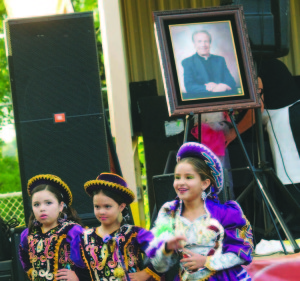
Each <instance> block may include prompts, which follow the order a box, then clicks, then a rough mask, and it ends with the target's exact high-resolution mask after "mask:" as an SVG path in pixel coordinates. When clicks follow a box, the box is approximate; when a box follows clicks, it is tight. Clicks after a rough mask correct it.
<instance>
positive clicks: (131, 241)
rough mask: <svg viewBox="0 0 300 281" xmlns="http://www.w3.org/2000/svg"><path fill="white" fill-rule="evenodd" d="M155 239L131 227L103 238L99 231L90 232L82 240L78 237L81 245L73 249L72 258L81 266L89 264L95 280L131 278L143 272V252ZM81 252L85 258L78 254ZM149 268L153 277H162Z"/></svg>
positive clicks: (85, 233) (148, 232)
mask: <svg viewBox="0 0 300 281" xmlns="http://www.w3.org/2000/svg"><path fill="white" fill-rule="evenodd" d="M152 239H153V234H152V233H151V232H150V231H147V230H145V229H142V228H140V227H137V226H131V225H123V226H121V228H120V229H119V230H118V231H116V232H114V233H112V234H110V235H107V236H105V237H103V238H102V237H101V236H100V235H98V234H97V231H96V229H95V228H93V229H87V230H85V231H84V232H83V233H82V234H81V235H79V240H78V239H77V238H76V240H77V241H79V243H77V247H76V246H75V247H74V248H72V249H71V251H72V252H71V256H72V257H73V256H74V257H77V258H74V259H73V260H74V262H75V264H76V265H77V266H82V264H85V266H86V267H87V268H88V270H89V272H90V275H91V276H92V279H93V280H98V279H99V278H100V277H101V278H102V276H103V277H105V278H106V279H107V280H109V279H110V278H116V275H118V276H119V275H120V274H123V273H124V276H126V278H128V273H133V272H138V271H140V268H139V264H140V262H141V256H140V253H141V252H144V251H145V250H146V249H147V247H148V245H149V243H150V241H151V240H152ZM78 251H80V252H81V255H78V254H77V252H78ZM72 253H73V254H72ZM104 260H105V263H104V264H103V263H102V262H103V261H104ZM148 268H149V270H151V271H152V274H151V276H153V275H155V274H157V276H159V274H158V273H156V271H155V270H154V269H153V267H152V265H149V266H148ZM121 270H123V271H122V272H123V273H122V272H121ZM149 274H150V273H149ZM157 276H156V277H157ZM157 280H158V279H157Z"/></svg>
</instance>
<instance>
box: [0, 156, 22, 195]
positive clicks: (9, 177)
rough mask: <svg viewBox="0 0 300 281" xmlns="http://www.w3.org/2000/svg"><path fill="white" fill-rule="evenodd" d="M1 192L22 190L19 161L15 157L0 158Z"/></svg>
mask: <svg viewBox="0 0 300 281" xmlns="http://www.w3.org/2000/svg"><path fill="white" fill-rule="evenodd" d="M0 171H1V173H0V193H8V192H16V191H21V181H20V174H19V163H18V161H17V159H16V158H15V157H3V158H0Z"/></svg>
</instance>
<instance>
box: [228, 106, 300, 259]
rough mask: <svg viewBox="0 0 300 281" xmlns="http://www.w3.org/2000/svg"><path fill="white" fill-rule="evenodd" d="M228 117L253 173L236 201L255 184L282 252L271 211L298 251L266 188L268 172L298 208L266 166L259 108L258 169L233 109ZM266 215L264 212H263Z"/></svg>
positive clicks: (257, 124) (257, 129)
mask: <svg viewBox="0 0 300 281" xmlns="http://www.w3.org/2000/svg"><path fill="white" fill-rule="evenodd" d="M229 117H230V120H231V123H232V125H233V127H234V130H235V132H236V135H237V138H238V141H239V143H240V145H241V148H242V151H243V154H244V156H245V158H246V160H247V163H248V169H249V170H250V171H251V173H252V175H253V179H254V180H253V182H252V184H250V185H249V186H248V187H247V188H246V189H245V191H244V192H243V193H242V194H241V196H240V197H239V198H237V201H238V202H240V201H241V199H244V198H245V195H246V194H247V193H248V192H249V191H250V189H252V188H254V187H255V186H257V187H258V188H259V191H260V192H261V195H262V198H263V202H264V206H265V207H266V210H267V211H268V213H269V216H270V218H271V220H272V223H273V225H274V228H275V230H276V232H277V235H278V237H279V240H280V243H281V245H282V248H283V250H284V253H285V254H286V255H287V252H286V249H285V247H284V244H283V241H282V238H281V235H280V233H279V230H278V228H277V224H276V222H275V220H274V217H273V215H272V212H273V213H274V215H275V217H276V219H277V221H278V222H279V224H280V225H281V227H282V229H283V231H284V233H285V235H286V237H287V239H288V240H289V241H290V243H291V245H292V247H293V248H294V252H295V253H298V252H300V248H299V246H298V244H297V243H296V241H295V239H294V238H293V236H292V234H291V232H290V230H289V228H288V227H287V225H286V223H285V221H284V219H283V217H282V216H281V214H280V212H279V210H278V208H277V206H276V204H275V203H274V201H273V199H272V197H271V195H270V193H269V191H268V189H267V188H266V178H265V176H266V174H269V175H271V176H272V178H273V179H275V183H276V184H277V185H278V187H279V188H280V189H281V190H283V191H284V192H285V193H286V195H288V196H290V198H291V202H293V203H294V205H296V206H297V207H298V208H299V204H298V203H297V202H295V199H294V198H293V197H292V196H291V194H290V192H289V191H288V190H287V189H286V187H285V186H284V185H283V184H282V183H281V181H280V180H279V178H278V177H277V175H276V174H275V172H274V170H273V169H270V168H266V159H265V149H264V142H263V132H262V120H261V112H260V108H256V109H255V126H256V133H257V138H258V139H257V149H258V159H259V161H258V163H259V169H256V168H255V167H254V166H253V165H252V163H251V161H250V158H249V155H248V153H247V151H246V148H245V146H244V143H243V141H242V138H241V135H240V133H239V131H238V129H237V126H236V123H235V121H234V118H233V109H230V110H229ZM271 209H272V212H271ZM264 215H266V214H264ZM265 223H267V220H266V218H265Z"/></svg>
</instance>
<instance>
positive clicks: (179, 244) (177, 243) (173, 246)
mask: <svg viewBox="0 0 300 281" xmlns="http://www.w3.org/2000/svg"><path fill="white" fill-rule="evenodd" d="M184 241H186V237H185V236H184V235H180V236H176V237H174V238H172V239H171V240H169V241H168V242H167V243H166V250H167V251H173V250H178V249H182V248H183V247H184Z"/></svg>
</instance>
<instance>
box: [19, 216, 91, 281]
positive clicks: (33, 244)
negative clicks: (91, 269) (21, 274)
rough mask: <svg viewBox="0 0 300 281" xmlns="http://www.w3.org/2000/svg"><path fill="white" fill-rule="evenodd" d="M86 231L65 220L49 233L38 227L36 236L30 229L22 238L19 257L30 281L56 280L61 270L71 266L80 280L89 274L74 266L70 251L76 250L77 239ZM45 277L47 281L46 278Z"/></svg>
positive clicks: (26, 230)
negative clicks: (73, 248)
mask: <svg viewBox="0 0 300 281" xmlns="http://www.w3.org/2000/svg"><path fill="white" fill-rule="evenodd" d="M81 232H83V228H82V227H81V226H80V225H78V224H76V223H75V222H72V221H64V222H63V223H60V224H59V225H57V226H56V227H54V228H53V229H51V230H49V231H48V232H46V233H43V232H42V230H41V228H40V227H35V228H34V230H33V232H32V233H28V228H26V229H25V230H24V231H23V232H22V233H21V237H20V246H19V258H20V261H21V264H22V267H23V269H24V270H25V271H26V272H27V274H28V276H29V277H30V280H33V281H40V280H49V281H54V280H56V274H57V272H58V270H59V269H63V268H66V267H67V268H68V267H70V268H71V269H72V270H74V271H75V273H76V275H77V276H78V278H79V279H80V280H90V279H89V278H86V276H88V272H87V270H86V269H81V268H79V267H77V266H75V265H74V263H73V261H72V260H71V257H70V248H72V247H74V241H75V240H74V237H75V236H78V235H79V233H81ZM44 278H45V279H44Z"/></svg>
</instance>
